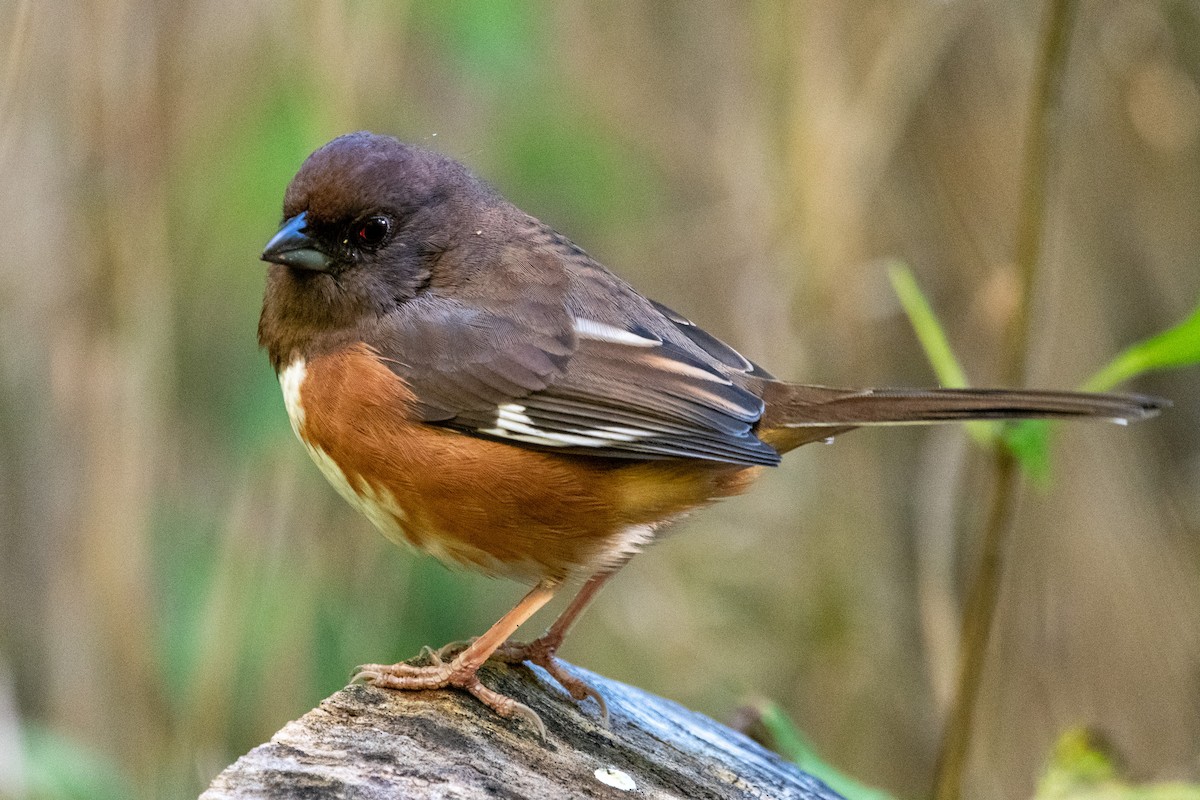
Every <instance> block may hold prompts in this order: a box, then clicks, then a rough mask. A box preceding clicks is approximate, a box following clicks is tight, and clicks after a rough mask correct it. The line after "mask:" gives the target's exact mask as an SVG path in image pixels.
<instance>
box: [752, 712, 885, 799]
mask: <svg viewBox="0 0 1200 800" xmlns="http://www.w3.org/2000/svg"><path fill="white" fill-rule="evenodd" d="M758 713H759V720H760V721H761V722H762V724H763V727H764V728H766V729H767V733H768V734H770V736H771V739H772V740H774V742H775V747H776V749H777V750H778V751H779V752H780V753H781V754H783V757H784V758H786V759H788V760H789V761H791V762H792V763H793V764H795V765H796V766H798V767H800V769H802V770H804V771H805V772H807V773H808V774H810V775H812V776H813V777H814V778H817V779H818V780H820V781H823V782H824V783H825V784H826V785H827V786H829V788H831V789H833V790H834V791H835V792H837V793H838V794H840V795H842V796H843V797H845V798H846V800H894V798H893V797H892V796H891V795H890V794H888V793H887V792H884V791H882V790H880V789H875V788H872V787H870V786H864V785H863V784H861V783H859V782H858V781H856V780H854V778H851V777H849V776H847V775H845V774H844V773H842V772H841V771H839V770H838V769H837V768H836V767H834V766H832V765H830V764H829V763H828V762H826V761H823V760H822V759H821V757H820V756H818V755H817V753H816V751H815V750H814V749H813V746H812V743H811V742H809V741H808V738H807V737H805V735H804V734H803V733H801V732H800V730H799V729H798V728H797V727H796V726H795V724H794V723H793V722H792V720H791V719H790V718H789V717H788V715H787V714H785V713H784V711H783V709H781V708H780V707H779V706H778V705H776V704H775V703H771V702H764V703H761V704H760V705H759V706H758Z"/></svg>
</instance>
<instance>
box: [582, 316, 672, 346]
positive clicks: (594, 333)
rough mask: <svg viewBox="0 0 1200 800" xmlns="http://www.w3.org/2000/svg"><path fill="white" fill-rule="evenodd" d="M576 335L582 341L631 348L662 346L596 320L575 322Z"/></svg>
mask: <svg viewBox="0 0 1200 800" xmlns="http://www.w3.org/2000/svg"><path fill="white" fill-rule="evenodd" d="M575 334H576V335H577V336H579V338H580V339H592V340H593V341H597V342H612V343H613V344H626V345H629V346H630V347H658V346H659V345H661V344H662V342H661V341H659V340H658V339H649V338H647V337H645V336H639V335H637V334H636V333H633V332H632V331H626V330H622V329H621V328H618V327H616V326H615V325H609V324H607V323H604V322H597V321H596V320H594V319H584V318H582V317H580V318H579V319H576V320H575Z"/></svg>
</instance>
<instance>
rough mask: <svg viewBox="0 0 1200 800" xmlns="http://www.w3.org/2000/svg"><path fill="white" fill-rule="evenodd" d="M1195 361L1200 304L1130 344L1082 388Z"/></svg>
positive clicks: (1106, 386) (1104, 386) (1199, 349)
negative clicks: (1168, 325) (1174, 322)
mask: <svg viewBox="0 0 1200 800" xmlns="http://www.w3.org/2000/svg"><path fill="white" fill-rule="evenodd" d="M1194 364H1200V306H1197V307H1196V309H1195V310H1194V311H1193V312H1192V315H1191V316H1190V317H1188V318H1187V319H1185V320H1184V321H1183V322H1181V323H1179V324H1178V325H1176V326H1175V327H1173V328H1168V329H1167V330H1165V331H1163V332H1162V333H1159V334H1157V335H1155V336H1151V337H1150V338H1148V339H1143V340H1142V341H1140V342H1137V343H1136V344H1132V345H1130V346H1129V347H1126V348H1125V349H1124V350H1122V351H1121V352H1120V353H1119V354H1117V357H1116V358H1114V359H1113V360H1112V361H1110V362H1108V364H1107V365H1106V366H1105V367H1104V368H1103V369H1101V370H1100V371H1099V372H1097V373H1096V374H1095V375H1093V376H1092V377H1091V378H1089V379H1088V380H1087V381H1086V382H1085V383H1084V384H1083V386H1082V388H1083V390H1084V391H1088V392H1106V391H1108V390H1110V389H1112V388H1113V387H1114V386H1116V385H1117V384H1119V383H1121V382H1123V381H1127V380H1129V379H1130V378H1134V377H1137V376H1138V375H1142V374H1144V373H1146V372H1153V371H1155V370H1163V369H1178V368H1180V367H1188V366H1192V365H1194Z"/></svg>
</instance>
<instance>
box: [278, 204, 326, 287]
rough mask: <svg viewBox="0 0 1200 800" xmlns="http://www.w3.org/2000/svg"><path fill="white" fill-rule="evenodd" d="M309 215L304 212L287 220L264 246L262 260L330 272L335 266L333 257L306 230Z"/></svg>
mask: <svg viewBox="0 0 1200 800" xmlns="http://www.w3.org/2000/svg"><path fill="white" fill-rule="evenodd" d="M307 216H308V212H302V213H300V214H297V215H296V216H294V217H292V218H291V219H288V220H287V221H285V222H284V223H283V226H282V227H281V228H280V229H279V232H278V233H276V234H275V235H274V236H272V237H271V241H269V242H267V246H266V247H265V248H263V251H262V260H263V261H272V262H274V263H276V264H284V265H286V266H289V267H297V268H299V269H308V270H313V271H314V272H328V271H329V268H330V267H331V266H333V258H331V257H330V256H329V254H328V253H325V252H323V251H322V250H321V248H320V247H319V246H318V245H317V243H316V242H315V241H313V239H312V238H311V237H309V235H308V234H307V233H305V232H304V231H305V228H306V226H307V225H308V219H307Z"/></svg>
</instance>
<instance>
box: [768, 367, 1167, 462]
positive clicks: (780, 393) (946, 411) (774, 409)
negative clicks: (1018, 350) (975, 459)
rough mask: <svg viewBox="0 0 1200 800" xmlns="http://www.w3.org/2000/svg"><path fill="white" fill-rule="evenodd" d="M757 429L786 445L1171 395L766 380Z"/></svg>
mask: <svg viewBox="0 0 1200 800" xmlns="http://www.w3.org/2000/svg"><path fill="white" fill-rule="evenodd" d="M763 400H764V401H765V402H766V410H765V411H764V413H763V418H762V421H761V422H760V423H759V426H758V432H759V436H760V437H761V438H763V440H764V441H767V442H768V443H769V444H771V445H772V446H774V447H776V449H780V450H781V451H782V450H790V449H791V448H793V447H797V446H799V445H801V444H805V443H807V442H811V441H815V440H817V439H824V438H827V437H829V436H834V435H837V434H838V433H843V432H845V431H847V430H850V429H852V428H857V427H861V426H864V425H910V424H928V423H936V422H957V421H962V420H972V419H1022V418H1026V419H1029V418H1033V419H1065V418H1089V417H1090V418H1096V419H1107V420H1111V421H1113V422H1117V423H1120V424H1127V423H1130V422H1136V421H1138V420H1142V419H1146V418H1148V417H1153V416H1154V415H1156V414H1158V412H1159V411H1161V410H1162V409H1163V408H1165V407H1166V406H1169V405H1170V403H1169V402H1168V401H1166V400H1163V399H1160V398H1157V397H1147V396H1144V395H1132V394H1088V393H1084V392H1056V391H1037V390H1029V389H833V388H830V387H827V386H806V385H803V384H796V383H770V384H767V385H766V386H765V387H764V391H763Z"/></svg>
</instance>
